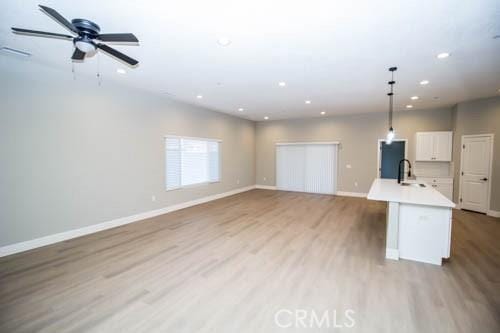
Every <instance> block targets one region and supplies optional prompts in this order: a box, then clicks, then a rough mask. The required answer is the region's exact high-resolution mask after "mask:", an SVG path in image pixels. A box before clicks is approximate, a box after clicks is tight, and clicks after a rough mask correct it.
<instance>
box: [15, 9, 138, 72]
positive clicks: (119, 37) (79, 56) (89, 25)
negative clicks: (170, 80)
mask: <svg viewBox="0 0 500 333" xmlns="http://www.w3.org/2000/svg"><path fill="white" fill-rule="evenodd" d="M39 7H40V9H42V10H43V11H44V12H45V13H46V14H47V15H49V16H50V17H52V18H53V19H54V20H56V21H57V22H58V23H60V24H62V25H63V26H64V27H66V29H68V30H69V31H70V32H71V33H72V34H73V35H72V36H70V35H64V34H57V33H53V32H45V31H37V30H28V29H21V28H14V27H13V28H12V31H13V32H14V33H18V34H24V35H32V36H39V37H50V38H62V39H68V40H72V41H73V44H74V45H75V51H74V52H73V56H72V57H71V59H73V60H83V59H84V58H85V55H86V54H87V53H89V52H95V51H96V50H97V49H101V50H102V51H104V52H106V53H108V54H110V55H112V56H114V57H116V58H118V59H120V60H122V61H124V62H126V63H127V64H129V65H131V66H135V65H137V64H138V63H139V62H138V61H137V60H135V59H132V58H130V57H129V56H127V55H125V54H123V53H121V52H120V51H118V50H116V49H114V48H112V47H109V46H108V45H106V44H101V43H100V42H111V43H138V42H139V40H138V39H137V37H135V36H134V34H130V33H117V34H101V33H100V32H101V29H100V28H99V26H98V25H97V24H95V23H94V22H92V21H89V20H86V19H73V20H71V22H69V21H68V20H66V19H65V18H64V17H63V16H62V15H61V14H59V13H58V12H57V11H56V10H54V9H52V8H49V7H46V6H42V5H39Z"/></svg>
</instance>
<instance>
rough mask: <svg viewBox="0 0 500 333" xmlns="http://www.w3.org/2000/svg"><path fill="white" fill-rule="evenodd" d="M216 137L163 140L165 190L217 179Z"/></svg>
mask: <svg viewBox="0 0 500 333" xmlns="http://www.w3.org/2000/svg"><path fill="white" fill-rule="evenodd" d="M219 146H220V142H219V141H218V140H209V139H197V138H183V137H174V136H169V137H166V139H165V148H166V173H165V174H166V178H167V179H166V185H167V190H173V189H176V188H180V187H183V186H189V185H194V184H202V183H211V182H218V181H219V180H220V172H219V171H220V170H219V169H220V167H219V151H220V149H219Z"/></svg>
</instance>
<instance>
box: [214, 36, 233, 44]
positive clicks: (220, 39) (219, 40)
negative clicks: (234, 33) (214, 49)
mask: <svg viewBox="0 0 500 333" xmlns="http://www.w3.org/2000/svg"><path fill="white" fill-rule="evenodd" d="M217 43H219V45H220V46H229V44H231V40H230V39H228V38H226V37H221V38H219V39H218V40H217Z"/></svg>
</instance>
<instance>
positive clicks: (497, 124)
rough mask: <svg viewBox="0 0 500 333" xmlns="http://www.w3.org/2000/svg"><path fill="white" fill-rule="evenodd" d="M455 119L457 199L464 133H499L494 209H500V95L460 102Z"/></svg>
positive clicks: (495, 158) (494, 150)
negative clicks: (461, 145) (461, 144)
mask: <svg viewBox="0 0 500 333" xmlns="http://www.w3.org/2000/svg"><path fill="white" fill-rule="evenodd" d="M453 120H454V130H455V140H454V144H453V156H454V161H455V165H456V167H455V180H456V186H455V188H454V199H455V201H457V200H458V196H459V187H458V181H459V172H460V154H461V152H462V150H461V149H460V143H461V137H462V135H471V134H495V141H494V143H493V171H492V179H491V182H492V183H491V198H490V199H491V200H490V209H491V210H496V211H500V97H493V98H486V99H480V100H476V101H469V102H464V103H459V104H458V105H457V106H455V108H454V110H453Z"/></svg>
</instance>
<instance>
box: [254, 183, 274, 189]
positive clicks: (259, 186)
mask: <svg viewBox="0 0 500 333" xmlns="http://www.w3.org/2000/svg"><path fill="white" fill-rule="evenodd" d="M255 188H258V189H261V190H276V186H269V185H259V184H257V185H255Z"/></svg>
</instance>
